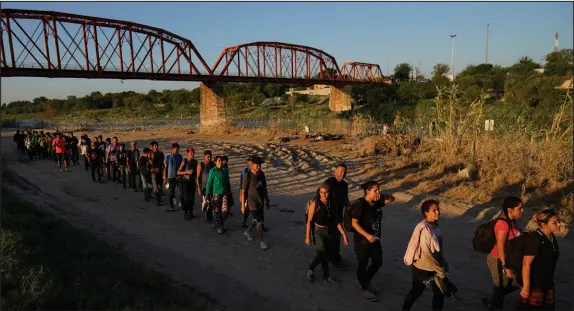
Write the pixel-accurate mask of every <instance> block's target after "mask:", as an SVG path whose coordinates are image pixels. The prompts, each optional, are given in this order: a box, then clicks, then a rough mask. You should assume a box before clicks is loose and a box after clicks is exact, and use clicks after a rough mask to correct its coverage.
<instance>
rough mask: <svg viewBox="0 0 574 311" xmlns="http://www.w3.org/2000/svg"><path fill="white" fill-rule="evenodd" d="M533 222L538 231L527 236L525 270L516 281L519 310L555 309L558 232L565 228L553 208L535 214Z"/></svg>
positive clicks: (519, 272)
mask: <svg viewBox="0 0 574 311" xmlns="http://www.w3.org/2000/svg"><path fill="white" fill-rule="evenodd" d="M532 220H533V221H534V222H536V224H537V225H538V229H536V230H535V231H533V232H529V233H528V234H525V235H524V236H523V237H520V239H523V240H524V241H523V242H522V243H521V244H522V245H523V254H522V255H523V257H522V265H521V266H522V269H521V270H520V271H518V277H517V281H518V284H519V286H520V297H519V301H518V304H517V305H518V306H517V308H516V309H517V310H554V309H555V303H554V272H555V269H556V262H557V261H558V257H559V255H560V251H559V249H558V243H557V241H556V237H555V236H554V234H555V233H558V232H560V228H561V227H562V225H561V223H560V219H558V214H557V213H556V211H555V210H553V209H544V210H542V211H540V212H538V213H536V214H535V215H534V216H533V217H532Z"/></svg>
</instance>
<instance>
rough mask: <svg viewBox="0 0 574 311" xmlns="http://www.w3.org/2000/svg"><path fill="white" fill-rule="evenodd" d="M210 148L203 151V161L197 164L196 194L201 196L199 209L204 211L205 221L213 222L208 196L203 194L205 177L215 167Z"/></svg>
mask: <svg viewBox="0 0 574 311" xmlns="http://www.w3.org/2000/svg"><path fill="white" fill-rule="evenodd" d="M211 156H212V155H211V150H205V151H204V152H203V161H202V162H200V163H198V164H197V174H198V175H197V194H198V195H199V196H200V197H201V199H202V202H201V211H202V212H205V217H206V222H207V223H211V222H213V213H212V211H211V207H210V205H209V198H208V196H207V195H206V194H205V192H206V191H205V188H206V187H207V178H208V177H209V172H210V171H211V169H212V168H214V167H215V163H214V162H213V161H211Z"/></svg>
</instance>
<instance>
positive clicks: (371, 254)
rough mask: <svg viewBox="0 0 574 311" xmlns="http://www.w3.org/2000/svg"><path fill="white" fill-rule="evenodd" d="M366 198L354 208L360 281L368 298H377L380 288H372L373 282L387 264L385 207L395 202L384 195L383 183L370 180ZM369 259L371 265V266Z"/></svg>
mask: <svg viewBox="0 0 574 311" xmlns="http://www.w3.org/2000/svg"><path fill="white" fill-rule="evenodd" d="M361 187H362V188H363V191H364V193H365V196H364V197H362V198H360V199H358V200H357V201H356V202H355V203H354V204H353V207H352V209H353V210H352V212H351V217H352V219H351V225H352V226H353V229H354V231H355V238H354V239H353V240H354V246H355V253H356V254H357V261H358V267H357V279H358V280H359V284H360V285H361V289H362V290H363V296H364V297H365V298H366V299H373V300H374V299H377V298H378V297H377V294H378V293H379V292H380V289H378V288H376V287H374V286H372V285H371V279H372V278H373V276H375V274H376V273H377V271H379V268H381V266H382V265H383V248H382V246H381V231H382V230H381V229H382V220H383V210H382V207H384V206H385V204H388V203H390V202H393V201H394V197H392V196H384V195H383V196H381V194H380V193H379V183H378V182H376V181H368V182H366V183H364V184H363V185H362V186H361ZM381 197H382V198H381ZM369 260H370V261H371V265H369Z"/></svg>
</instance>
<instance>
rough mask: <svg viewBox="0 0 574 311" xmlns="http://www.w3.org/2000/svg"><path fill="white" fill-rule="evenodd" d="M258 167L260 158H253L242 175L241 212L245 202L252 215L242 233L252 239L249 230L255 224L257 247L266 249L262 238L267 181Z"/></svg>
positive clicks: (267, 198) (259, 166) (267, 200)
mask: <svg viewBox="0 0 574 311" xmlns="http://www.w3.org/2000/svg"><path fill="white" fill-rule="evenodd" d="M260 169H261V159H260V158H259V157H255V158H253V160H252V165H251V171H250V172H249V173H247V174H246V176H244V177H243V181H242V183H241V193H240V199H241V213H243V214H244V213H245V205H246V204H247V208H248V209H249V212H250V213H251V215H252V217H253V222H252V223H251V224H250V225H249V227H248V228H247V230H246V231H245V232H244V233H243V234H244V235H245V237H246V238H247V240H249V241H252V240H253V237H252V236H251V230H252V229H253V226H254V225H255V226H256V227H257V234H258V236H259V240H260V243H259V247H260V248H261V249H262V250H266V249H267V244H265V241H264V240H263V208H264V207H265V202H266V203H267V209H269V197H268V195H267V181H266V180H265V177H264V176H263V175H262V174H259V170H260Z"/></svg>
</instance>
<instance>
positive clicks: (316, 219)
mask: <svg viewBox="0 0 574 311" xmlns="http://www.w3.org/2000/svg"><path fill="white" fill-rule="evenodd" d="M330 192H331V187H330V186H329V184H327V183H323V184H322V185H321V186H320V187H319V189H317V196H316V197H315V199H314V200H313V202H312V203H311V204H310V205H309V210H308V214H307V225H306V230H305V244H306V245H307V246H310V245H311V241H312V238H314V239H313V240H314V243H315V249H316V251H317V255H316V256H315V258H314V259H313V261H311V263H310V264H309V268H308V269H307V279H308V280H309V281H310V282H313V281H315V268H317V266H318V265H319V264H320V265H321V266H322V267H323V281H325V282H327V283H331V284H337V283H339V281H338V280H337V279H334V278H332V277H331V276H330V274H329V255H330V252H332V251H333V250H332V245H333V243H332V241H331V235H330V234H329V228H337V230H338V231H339V232H340V233H341V236H342V237H343V242H344V244H345V245H349V241H348V240H347V234H346V233H345V230H343V226H342V225H341V219H340V218H339V216H338V214H337V213H336V212H335V211H333V210H332V208H331V206H330V204H329V196H330ZM311 226H313V228H312V227H311ZM311 234H313V235H314V236H313V237H312V236H311Z"/></svg>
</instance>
